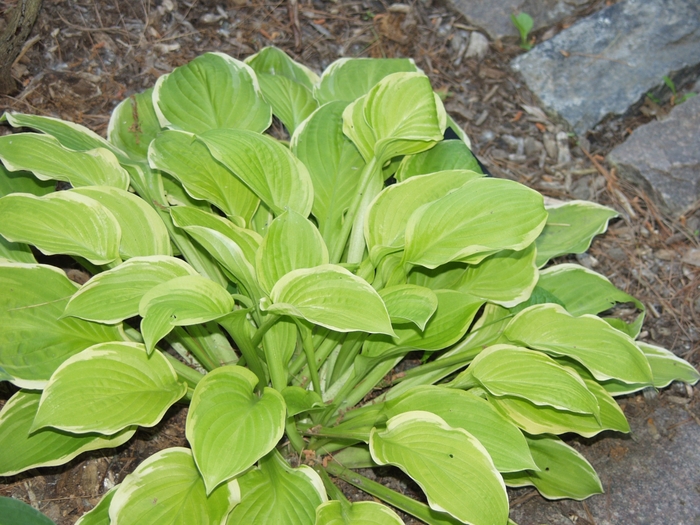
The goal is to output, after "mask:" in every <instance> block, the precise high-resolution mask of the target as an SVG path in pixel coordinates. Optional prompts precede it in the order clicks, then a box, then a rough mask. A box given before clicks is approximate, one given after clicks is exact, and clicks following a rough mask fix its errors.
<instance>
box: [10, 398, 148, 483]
mask: <svg viewBox="0 0 700 525" xmlns="http://www.w3.org/2000/svg"><path fill="white" fill-rule="evenodd" d="M40 397H41V393H40V392H32V391H29V390H20V391H19V392H17V393H16V394H15V395H13V396H12V397H11V398H10V399H9V400H8V401H7V403H5V406H3V408H2V411H0V476H14V475H15V474H18V473H20V472H25V471H27V470H29V469H33V468H37V467H55V466H58V465H64V464H66V463H68V462H69V461H70V460H72V459H73V458H75V457H76V456H78V455H80V454H82V453H83V452H88V451H91V450H99V449H103V448H116V447H118V446H120V445H123V444H124V443H126V442H127V441H129V439H131V437H132V436H133V435H134V434H135V433H136V427H127V428H125V429H124V430H121V431H119V432H117V433H116V434H114V435H111V436H106V435H102V434H97V433H91V434H69V433H68V432H63V431H60V430H55V429H52V428H44V429H41V430H39V431H36V432H31V427H32V423H33V422H34V417H35V416H36V413H37V409H38V408H39V398H40Z"/></svg>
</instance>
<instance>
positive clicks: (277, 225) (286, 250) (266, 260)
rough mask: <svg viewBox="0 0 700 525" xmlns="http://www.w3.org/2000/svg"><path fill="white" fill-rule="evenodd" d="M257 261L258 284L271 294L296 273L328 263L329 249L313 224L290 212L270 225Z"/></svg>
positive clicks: (283, 214)
mask: <svg viewBox="0 0 700 525" xmlns="http://www.w3.org/2000/svg"><path fill="white" fill-rule="evenodd" d="M255 261H256V264H255V266H256V269H257V276H258V281H259V282H260V284H261V286H262V287H263V289H264V290H265V291H267V292H268V293H269V292H270V290H272V287H273V286H274V285H275V283H276V282H277V281H279V280H280V278H282V277H283V276H284V275H286V274H288V273H289V272H291V271H292V270H298V269H301V268H313V267H314V266H320V265H322V264H328V249H327V248H326V243H324V242H323V238H322V237H321V234H320V233H319V231H318V228H316V226H314V225H313V223H312V222H311V221H309V220H308V219H307V218H305V217H303V216H301V215H299V214H298V213H297V212H295V211H293V210H288V211H285V212H284V213H282V214H281V215H279V216H278V217H276V218H275V220H273V221H272V222H271V223H270V226H269V227H268V228H267V233H266V234H265V238H264V239H263V241H262V244H261V245H260V248H259V249H258V253H257V255H256V259H255Z"/></svg>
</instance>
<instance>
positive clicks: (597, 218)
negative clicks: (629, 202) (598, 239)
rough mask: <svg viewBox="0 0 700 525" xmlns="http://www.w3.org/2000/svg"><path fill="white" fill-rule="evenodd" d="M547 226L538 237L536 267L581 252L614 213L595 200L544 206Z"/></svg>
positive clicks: (604, 226) (603, 229)
mask: <svg viewBox="0 0 700 525" xmlns="http://www.w3.org/2000/svg"><path fill="white" fill-rule="evenodd" d="M547 212H548V217H547V225H546V226H545V227H544V230H542V233H541V235H540V236H539V237H538V238H537V266H539V267H542V266H544V265H545V264H546V263H547V261H548V260H549V259H551V258H552V257H557V256H559V255H565V254H567V253H583V252H585V251H586V250H587V249H588V247H589V246H590V245H591V241H592V240H593V237H595V236H596V235H598V234H599V233H603V232H604V231H605V230H606V229H607V228H608V221H609V220H610V219H612V218H614V217H617V215H618V214H617V212H616V211H615V210H613V209H611V208H608V207H606V206H601V205H600V204H597V203H595V202H588V201H571V202H567V203H566V204H562V205H561V206H558V207H556V208H547Z"/></svg>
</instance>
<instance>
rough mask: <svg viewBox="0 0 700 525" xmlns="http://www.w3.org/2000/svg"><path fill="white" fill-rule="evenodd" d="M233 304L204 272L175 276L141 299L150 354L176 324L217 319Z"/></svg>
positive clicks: (226, 294)
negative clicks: (204, 275)
mask: <svg viewBox="0 0 700 525" xmlns="http://www.w3.org/2000/svg"><path fill="white" fill-rule="evenodd" d="M233 306H234V302H233V298H232V297H231V295H230V294H229V293H228V292H227V291H226V289H225V288H223V287H222V286H221V285H220V284H217V283H215V282H214V281H211V280H209V279H207V278H206V277H202V276H201V275H185V276H183V277H175V278H174V279H171V280H169V281H165V282H163V283H161V284H159V285H156V286H155V287H153V288H151V289H150V290H149V291H148V292H146V294H145V295H144V296H143V297H142V298H141V301H140V302H139V315H141V317H143V319H142V321H141V333H142V334H143V339H144V342H145V344H146V348H147V350H148V353H149V354H150V353H151V352H153V349H154V348H155V345H156V343H157V342H158V341H160V339H162V338H163V337H165V336H166V335H168V334H169V333H170V331H171V330H172V329H173V328H175V327H176V326H189V325H193V324H200V323H206V322H208V321H213V320H214V319H218V318H219V317H223V316H224V315H226V314H229V313H231V311H232V310H233Z"/></svg>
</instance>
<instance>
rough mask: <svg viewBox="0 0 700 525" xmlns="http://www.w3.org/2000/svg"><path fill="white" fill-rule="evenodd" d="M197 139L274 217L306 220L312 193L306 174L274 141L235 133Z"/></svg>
mask: <svg viewBox="0 0 700 525" xmlns="http://www.w3.org/2000/svg"><path fill="white" fill-rule="evenodd" d="M199 139H200V140H201V141H202V142H204V144H205V145H206V146H207V148H209V151H210V152H211V154H212V155H213V156H214V158H215V159H216V160H218V161H219V162H221V164H223V165H224V166H226V167H227V168H228V169H229V170H231V171H232V172H233V173H234V174H235V175H236V176H237V177H238V178H239V179H241V180H242V181H243V183H245V185H246V186H248V187H249V188H250V189H251V190H252V191H253V192H254V193H255V194H256V195H257V196H258V197H259V198H260V199H261V200H262V201H263V202H264V203H265V204H267V206H268V207H269V208H270V209H271V210H272V211H273V212H274V213H275V214H277V215H279V214H280V213H282V212H283V211H284V210H285V209H291V210H294V211H296V212H298V213H299V214H300V215H303V216H304V217H306V216H307V215H308V214H309V213H310V212H311V205H312V203H313V198H314V190H313V186H312V183H311V178H310V177H309V172H308V170H307V169H306V166H304V164H303V163H302V162H301V161H300V160H299V159H297V158H296V157H295V156H294V155H292V153H290V151H289V150H288V149H287V148H285V147H284V146H283V145H282V144H280V143H279V142H277V141H276V140H275V139H273V138H271V137H268V136H266V135H261V134H260V133H253V132H252V131H244V130H234V129H219V130H212V131H209V132H207V133H204V134H202V135H200V136H199ZM271 173H273V174H274V177H273V176H270V174H271Z"/></svg>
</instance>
